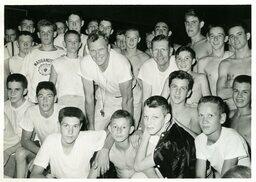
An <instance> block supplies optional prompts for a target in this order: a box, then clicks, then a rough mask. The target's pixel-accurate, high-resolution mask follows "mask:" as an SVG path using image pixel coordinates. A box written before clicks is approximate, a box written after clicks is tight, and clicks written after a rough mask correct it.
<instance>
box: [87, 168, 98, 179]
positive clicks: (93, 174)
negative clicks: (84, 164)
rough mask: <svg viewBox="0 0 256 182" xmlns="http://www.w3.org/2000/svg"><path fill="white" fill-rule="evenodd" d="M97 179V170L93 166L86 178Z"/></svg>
mask: <svg viewBox="0 0 256 182" xmlns="http://www.w3.org/2000/svg"><path fill="white" fill-rule="evenodd" d="M97 177H98V170H97V168H95V167H94V166H92V167H91V169H90V171H89V174H88V176H87V178H94V179H95V178H97Z"/></svg>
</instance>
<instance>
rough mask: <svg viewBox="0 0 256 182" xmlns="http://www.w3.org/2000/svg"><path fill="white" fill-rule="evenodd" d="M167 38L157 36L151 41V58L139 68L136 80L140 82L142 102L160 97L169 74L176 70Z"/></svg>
mask: <svg viewBox="0 0 256 182" xmlns="http://www.w3.org/2000/svg"><path fill="white" fill-rule="evenodd" d="M172 50H173V48H171V49H170V42H169V40H168V37H166V36H164V35H158V36H156V37H154V38H153V40H152V48H151V52H152V56H153V58H151V59H149V60H147V61H146V62H145V63H144V64H143V65H142V66H141V68H140V71H139V74H138V78H139V79H141V80H142V98H143V100H142V102H144V101H145V100H146V99H148V98H149V97H150V96H153V95H161V92H162V90H163V87H164V83H165V80H166V79H167V78H168V76H169V74H170V73H171V72H173V71H176V70H178V67H177V65H176V63H175V58H174V56H170V55H171V53H170V51H172Z"/></svg>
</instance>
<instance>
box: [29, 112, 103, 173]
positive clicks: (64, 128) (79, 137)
mask: <svg viewBox="0 0 256 182" xmlns="http://www.w3.org/2000/svg"><path fill="white" fill-rule="evenodd" d="M58 120H59V122H60V133H55V134H51V135H49V136H48V137H47V138H46V139H45V141H44V143H43V145H42V146H41V148H40V150H39V152H38V154H37V156H36V158H35V160H34V167H33V169H32V173H31V178H45V177H52V178H86V177H88V175H89V172H90V159H91V157H92V156H93V154H94V152H95V151H98V150H100V149H101V148H102V147H103V144H104V141H105V138H106V132H105V131H103V130H101V131H80V129H81V127H82V125H83V124H87V123H86V122H85V116H84V114H83V112H82V111H81V110H80V109H78V108H76V107H65V108H63V109H61V110H60V112H59V118H58ZM85 128H86V127H85ZM48 165H50V168H51V174H50V175H47V176H44V175H43V172H44V170H45V169H46V167H47V166H48Z"/></svg>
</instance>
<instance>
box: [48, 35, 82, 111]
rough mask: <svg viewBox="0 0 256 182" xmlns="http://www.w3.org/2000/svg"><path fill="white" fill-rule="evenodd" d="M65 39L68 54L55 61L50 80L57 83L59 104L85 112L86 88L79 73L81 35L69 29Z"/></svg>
mask: <svg viewBox="0 0 256 182" xmlns="http://www.w3.org/2000/svg"><path fill="white" fill-rule="evenodd" d="M64 40H65V46H66V51H67V54H66V56H63V57H59V58H57V59H56V60H54V61H53V63H52V68H51V75H50V81H51V82H53V83H54V84H55V85H56V89H57V93H58V103H59V104H61V105H65V106H74V107H78V108H80V109H81V110H82V111H83V112H84V111H85V110H84V90H83V83H82V79H81V76H80V74H79V73H80V60H81V57H79V56H78V50H79V47H80V46H81V37H80V35H79V33H78V32H77V31H75V30H68V31H67V32H66V33H65V35H64ZM67 83H68V84H67Z"/></svg>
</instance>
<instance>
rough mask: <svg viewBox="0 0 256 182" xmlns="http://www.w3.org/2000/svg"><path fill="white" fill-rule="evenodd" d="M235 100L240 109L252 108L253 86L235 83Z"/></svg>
mask: <svg viewBox="0 0 256 182" xmlns="http://www.w3.org/2000/svg"><path fill="white" fill-rule="evenodd" d="M233 100H234V102H235V104H236V107H238V108H245V107H250V105H251V84H249V83H239V82H235V83H234V86H233Z"/></svg>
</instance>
